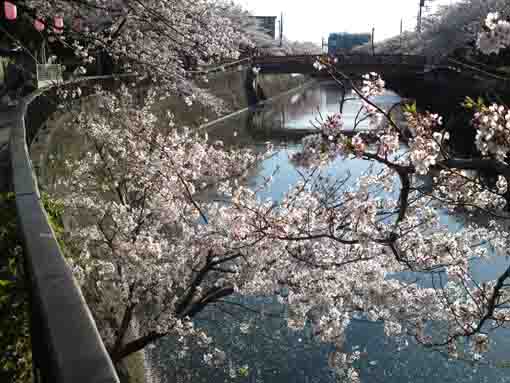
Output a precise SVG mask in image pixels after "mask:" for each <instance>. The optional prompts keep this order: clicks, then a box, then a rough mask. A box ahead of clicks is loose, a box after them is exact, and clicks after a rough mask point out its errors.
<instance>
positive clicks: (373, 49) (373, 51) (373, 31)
mask: <svg viewBox="0 0 510 383" xmlns="http://www.w3.org/2000/svg"><path fill="white" fill-rule="evenodd" d="M374 33H375V27H372V55H373V56H375V46H374Z"/></svg>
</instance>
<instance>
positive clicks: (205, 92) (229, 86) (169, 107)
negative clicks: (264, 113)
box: [155, 69, 310, 127]
mask: <svg viewBox="0 0 510 383" xmlns="http://www.w3.org/2000/svg"><path fill="white" fill-rule="evenodd" d="M245 70H246V69H243V70H242V71H232V72H218V73H214V74H212V75H211V76H210V77H209V78H208V80H207V82H206V81H204V80H198V81H197V82H196V85H197V87H200V88H201V89H202V90H198V88H197V89H195V90H196V101H195V102H194V103H193V104H192V105H191V106H189V105H186V103H185V101H184V99H183V97H179V96H171V97H167V98H165V99H164V100H161V101H159V102H157V103H156V105H155V113H156V115H157V116H158V117H161V118H163V119H165V118H166V112H167V111H171V112H172V113H173V116H174V121H175V122H176V124H178V125H179V126H189V127H201V126H203V125H204V124H207V123H209V122H210V121H214V120H218V119H220V118H224V117H227V116H230V115H232V114H233V113H241V111H245V110H247V108H248V107H249V102H248V98H247V94H246V84H245V76H246V72H245ZM309 81H310V79H309V78H308V77H307V76H304V75H289V74H283V75H263V76H259V79H258V82H259V84H260V86H261V87H262V89H263V92H264V95H265V96H266V97H267V99H268V100H266V101H269V100H271V99H274V98H275V97H278V96H281V95H282V94H285V93H286V92H289V91H290V92H292V91H294V90H295V89H298V88H300V87H301V86H303V85H304V84H306V83H307V82H309Z"/></svg>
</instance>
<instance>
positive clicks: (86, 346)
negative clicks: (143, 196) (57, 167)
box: [9, 76, 119, 383]
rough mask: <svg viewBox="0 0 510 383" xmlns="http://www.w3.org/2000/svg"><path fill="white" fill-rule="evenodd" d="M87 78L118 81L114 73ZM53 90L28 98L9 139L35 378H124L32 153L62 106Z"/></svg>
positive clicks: (62, 381)
mask: <svg viewBox="0 0 510 383" xmlns="http://www.w3.org/2000/svg"><path fill="white" fill-rule="evenodd" d="M83 80H86V81H89V82H90V81H94V80H99V81H101V84H102V85H107V86H106V87H108V85H110V86H112V85H113V86H115V78H113V77H112V76H108V77H93V78H85V79H83ZM83 80H79V81H83ZM112 80H113V82H112ZM75 82H76V81H73V82H71V84H73V83H75ZM108 83H109V84H108ZM52 92H53V90H52V88H49V89H41V90H38V91H36V92H34V93H32V94H30V95H29V96H27V97H26V98H25V99H23V100H22V102H21V103H20V105H19V106H18V109H17V119H16V125H15V126H14V128H13V129H12V133H11V138H10V143H9V149H10V156H11V168H12V173H11V174H12V186H13V189H14V192H15V194H16V208H17V214H18V222H19V226H20V232H21V234H22V238H23V242H24V248H25V252H24V254H25V264H26V269H27V271H28V276H29V282H30V292H31V334H32V350H33V361H34V378H35V381H36V382H44V383H46V382H47V383H50V382H51V383H118V382H119V378H118V376H117V374H116V371H115V368H114V366H113V364H112V362H111V360H110V357H109V355H108V353H107V351H106V348H105V346H104V344H103V342H102V340H101V337H100V335H99V332H98V330H97V327H96V324H95V322H94V319H93V317H92V315H91V313H90V310H89V309H88V307H87V304H86V302H85V299H84V297H83V294H82V292H81V290H80V288H79V286H78V284H77V282H76V280H75V279H74V277H73V275H72V272H71V270H70V268H69V266H68V265H67V263H66V261H65V259H64V256H63V254H62V251H61V249H60V247H59V245H58V242H57V240H56V237H55V233H54V232H53V230H52V228H51V226H50V224H49V222H48V217H47V215H46V212H45V210H44V208H43V206H42V203H41V200H40V194H39V189H38V186H37V179H36V176H35V173H34V171H33V168H32V163H31V160H30V156H29V151H28V146H29V145H30V141H31V138H33V137H34V135H35V133H36V131H37V130H38V129H39V127H40V126H41V124H42V123H43V122H44V121H45V120H46V118H47V117H48V116H49V114H50V113H51V112H52V110H54V109H56V105H54V104H52V103H51V97H48V93H50V94H51V93H52ZM91 92H92V89H90V91H89V92H88V93H89V94H90V93H91ZM26 124H27V125H26Z"/></svg>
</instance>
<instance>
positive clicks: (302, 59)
mask: <svg viewBox="0 0 510 383" xmlns="http://www.w3.org/2000/svg"><path fill="white" fill-rule="evenodd" d="M317 57H319V55H288V56H255V57H253V65H272V64H280V65H284V64H301V65H313V63H314V62H315V61H316V60H317ZM334 57H335V58H336V59H337V64H338V65H407V66H425V65H437V64H438V63H439V62H440V61H441V58H439V57H428V56H419V55H364V54H354V55H336V56H334Z"/></svg>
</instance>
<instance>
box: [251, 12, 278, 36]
mask: <svg viewBox="0 0 510 383" xmlns="http://www.w3.org/2000/svg"><path fill="white" fill-rule="evenodd" d="M252 17H254V18H255V22H256V23H257V26H258V28H260V29H261V30H263V31H264V32H266V33H267V34H268V35H269V36H271V37H272V38H273V39H274V38H275V37H276V16H252Z"/></svg>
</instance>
